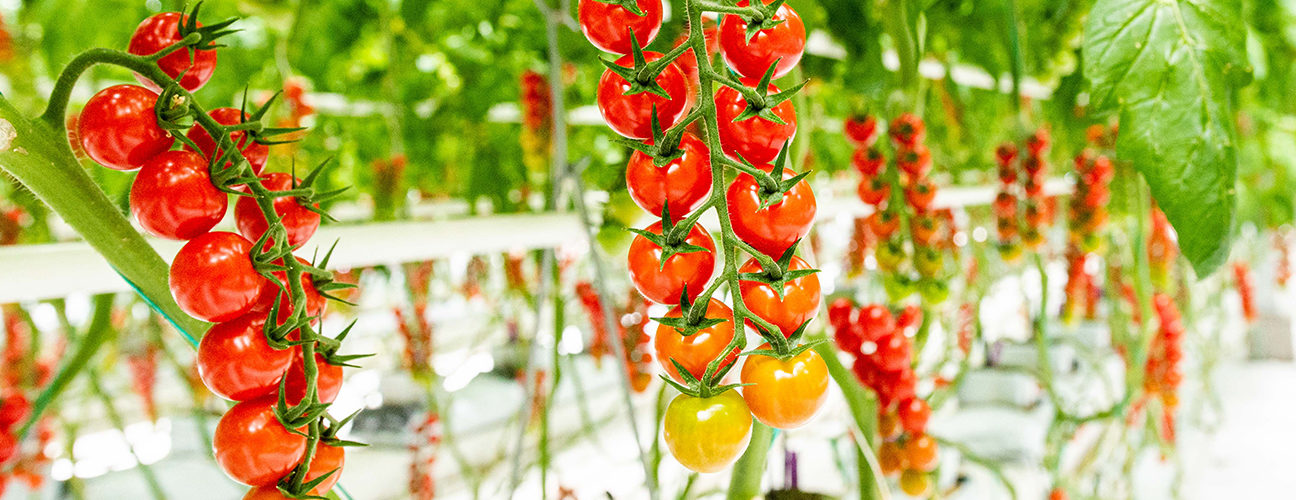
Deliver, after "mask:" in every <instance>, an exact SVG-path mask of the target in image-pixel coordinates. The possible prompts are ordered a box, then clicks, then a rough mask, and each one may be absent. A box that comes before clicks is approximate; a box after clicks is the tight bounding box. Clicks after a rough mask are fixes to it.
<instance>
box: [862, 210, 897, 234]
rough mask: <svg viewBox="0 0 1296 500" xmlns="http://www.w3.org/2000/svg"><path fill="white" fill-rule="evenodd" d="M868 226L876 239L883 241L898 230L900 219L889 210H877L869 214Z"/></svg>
mask: <svg viewBox="0 0 1296 500" xmlns="http://www.w3.org/2000/svg"><path fill="white" fill-rule="evenodd" d="M868 225H869V229H871V230H872V231H873V234H874V235H875V236H877V237H878V239H881V240H885V239H887V238H890V237H891V235H893V234H895V232H896V231H898V230H900V217H898V216H896V214H895V212H893V211H891V210H877V211H874V212H873V213H872V214H869V216H868Z"/></svg>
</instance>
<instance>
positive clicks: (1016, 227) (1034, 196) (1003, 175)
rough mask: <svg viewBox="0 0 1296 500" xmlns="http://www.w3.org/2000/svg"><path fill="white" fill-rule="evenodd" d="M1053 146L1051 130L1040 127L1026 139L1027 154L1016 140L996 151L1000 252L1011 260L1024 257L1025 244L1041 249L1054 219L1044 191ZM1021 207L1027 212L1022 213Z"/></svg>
mask: <svg viewBox="0 0 1296 500" xmlns="http://www.w3.org/2000/svg"><path fill="white" fill-rule="evenodd" d="M1049 145H1050V139H1049V134H1048V131H1047V130H1045V129H1039V130H1036V131H1035V133H1033V134H1031V135H1030V136H1028V137H1027V138H1026V154H1025V156H1022V154H1021V150H1020V149H1019V148H1018V147H1017V145H1015V144H1012V143H1004V144H1002V145H1000V146H999V148H998V149H996V150H995V161H996V162H997V163H998V165H999V185H1000V186H999V194H998V195H997V196H996V197H995V201H994V212H995V218H996V220H997V221H998V222H997V229H998V235H999V254H1000V255H1001V256H1003V258H1004V259H1005V260H1007V261H1009V262H1015V261H1016V260H1017V259H1019V258H1021V254H1022V250H1023V245H1024V247H1025V248H1031V249H1034V248H1039V246H1040V245H1042V244H1043V243H1044V240H1045V235H1044V227H1045V226H1046V225H1047V224H1048V222H1049V221H1050V220H1052V219H1053V209H1052V207H1051V206H1050V204H1049V202H1050V200H1049V199H1048V198H1046V197H1045V194H1044V182H1045V181H1046V180H1047V175H1048V161H1047V160H1046V159H1045V158H1044V153H1045V152H1046V151H1048V148H1049ZM1021 174H1025V175H1021ZM1019 177H1020V178H1019ZM1022 206H1024V208H1023V207H1022ZM1018 210H1021V211H1022V212H1024V213H1021V215H1020V216H1019V212H1018ZM1019 217H1021V218H1020V219H1019Z"/></svg>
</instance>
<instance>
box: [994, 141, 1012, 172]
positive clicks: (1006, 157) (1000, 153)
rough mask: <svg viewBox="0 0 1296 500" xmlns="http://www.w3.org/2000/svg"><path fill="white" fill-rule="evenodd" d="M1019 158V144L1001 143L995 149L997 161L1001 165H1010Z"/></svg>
mask: <svg viewBox="0 0 1296 500" xmlns="http://www.w3.org/2000/svg"><path fill="white" fill-rule="evenodd" d="M1016 159H1017V146H1016V145H1014V144H1011V143H1007V144H1001V145H999V147H998V148H996V149H995V161H997V162H999V165H1001V166H1003V165H1008V164H1011V163H1012V162H1013V161H1015V160H1016Z"/></svg>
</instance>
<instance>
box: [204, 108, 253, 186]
mask: <svg viewBox="0 0 1296 500" xmlns="http://www.w3.org/2000/svg"><path fill="white" fill-rule="evenodd" d="M207 114H208V115H210V116H211V117H212V119H214V120H216V122H217V123H220V124H221V125H226V126H229V125H238V124H240V123H243V120H247V119H249V118H251V117H250V116H248V114H247V113H243V112H241V111H239V110H237V109H234V108H216V109H213V110H211V112H210V113H207ZM185 136H186V137H188V138H189V140H191V141H193V143H194V144H196V145H198V150H199V151H201V152H202V154H203V157H204V158H208V159H210V158H212V156H213V155H215V156H220V155H223V154H225V152H224V150H222V149H220V148H218V147H216V141H215V140H214V139H212V136H211V134H208V133H207V129H205V128H202V126H200V125H195V126H194V128H192V129H189V133H188V134H185ZM230 140H231V141H234V144H235V145H236V146H238V148H239V151H241V152H242V153H243V157H244V158H246V159H247V161H248V164H250V165H252V172H254V173H257V174H260V173H261V169H262V168H263V167H265V163H266V158H267V157H269V156H270V147H269V146H266V145H265V144H260V143H257V142H255V141H252V140H250V138H249V137H248V133H247V132H246V131H242V130H240V131H238V132H233V133H231V134H230ZM185 149H191V148H189V146H185ZM233 165H234V162H230V161H227V162H225V168H229V167H231V166H233Z"/></svg>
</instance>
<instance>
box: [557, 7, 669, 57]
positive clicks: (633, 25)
mask: <svg viewBox="0 0 1296 500" xmlns="http://www.w3.org/2000/svg"><path fill="white" fill-rule="evenodd" d="M635 4H636V5H638V6H639V10H641V11H643V13H644V15H642V16H638V15H635V14H634V13H633V12H630V11H629V10H627V9H626V8H625V7H622V6H620V5H616V4H612V3H605V2H601V1H599V0H580V6H579V7H577V16H578V17H579V18H580V27H581V33H584V34H585V38H588V39H589V41H590V43H592V44H594V46H595V47H598V49H599V50H602V51H604V52H611V53H613V54H629V53H630V51H631V49H632V47H631V45H630V32H631V31H632V30H633V31H634V37H635V40H638V41H639V46H640V47H647V46H648V44H649V43H651V42H652V40H653V38H656V37H657V32H658V31H661V27H662V2H661V0H638V1H637V2H635Z"/></svg>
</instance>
